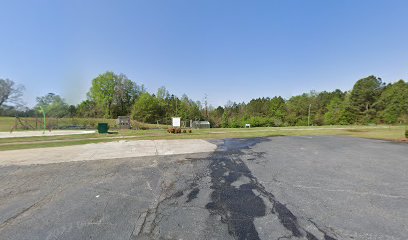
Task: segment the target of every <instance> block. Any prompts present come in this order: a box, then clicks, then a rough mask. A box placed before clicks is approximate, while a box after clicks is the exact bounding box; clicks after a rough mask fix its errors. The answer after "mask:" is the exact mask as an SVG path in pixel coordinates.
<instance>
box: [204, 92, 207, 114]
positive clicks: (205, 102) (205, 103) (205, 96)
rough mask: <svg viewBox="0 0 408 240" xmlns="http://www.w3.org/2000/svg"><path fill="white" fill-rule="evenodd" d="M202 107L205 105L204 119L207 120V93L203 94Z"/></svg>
mask: <svg viewBox="0 0 408 240" xmlns="http://www.w3.org/2000/svg"><path fill="white" fill-rule="evenodd" d="M204 105H205V117H206V118H207V120H208V100H207V93H205V94H204Z"/></svg>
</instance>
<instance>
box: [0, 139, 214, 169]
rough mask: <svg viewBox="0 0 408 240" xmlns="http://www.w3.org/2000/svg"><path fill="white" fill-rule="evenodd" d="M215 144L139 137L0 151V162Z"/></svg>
mask: <svg viewBox="0 0 408 240" xmlns="http://www.w3.org/2000/svg"><path fill="white" fill-rule="evenodd" d="M216 148H217V146H216V145H215V144H212V143H209V142H207V141H204V140H199V139H186V140H138V141H118V142H108V143H94V144H85V145H76V146H66V147H53V148H36V149H23V150H10V151H1V152H0V165H30V164H49V163H60V162H73V161H87V160H101V159H116V158H129V157H141V156H154V155H171V154H187V153H199V152H212V151H214V150H215V149H216Z"/></svg>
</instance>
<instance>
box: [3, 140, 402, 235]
mask: <svg viewBox="0 0 408 240" xmlns="http://www.w3.org/2000/svg"><path fill="white" fill-rule="evenodd" d="M212 143H214V144H216V145H217V149H216V151H214V152H209V153H194V154H182V155H165V156H148V157H134V158H123V159H106V160H94V161H80V162H63V163H52V164H43V165H24V166H17V165H16V166H13V165H11V166H0V239H5V240H6V239H13V240H14V239H30V240H33V239H41V240H43V239H126V240H128V239H184V240H186V239H307V240H314V239H324V240H333V239H367V240H377V239H378V240H379V239H407V238H408V157H407V156H408V145H406V144H399V143H391V142H385V141H378V140H366V139H358V138H346V137H331V136H319V137H274V138H257V139H226V140H216V141H212Z"/></svg>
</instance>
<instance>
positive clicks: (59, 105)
mask: <svg viewBox="0 0 408 240" xmlns="http://www.w3.org/2000/svg"><path fill="white" fill-rule="evenodd" d="M40 107H42V109H44V110H45V112H46V114H47V116H49V117H58V118H62V117H65V116H68V115H69V105H68V104H67V103H66V102H65V100H64V99H63V98H62V97H60V96H59V95H57V94H55V93H48V94H47V95H45V96H43V97H37V105H36V106H35V108H36V109H37V110H38V111H39V110H40Z"/></svg>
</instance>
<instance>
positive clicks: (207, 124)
mask: <svg viewBox="0 0 408 240" xmlns="http://www.w3.org/2000/svg"><path fill="white" fill-rule="evenodd" d="M191 127H192V128H196V129H201V128H210V127H211V125H210V122H209V121H193V124H192V126H191Z"/></svg>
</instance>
